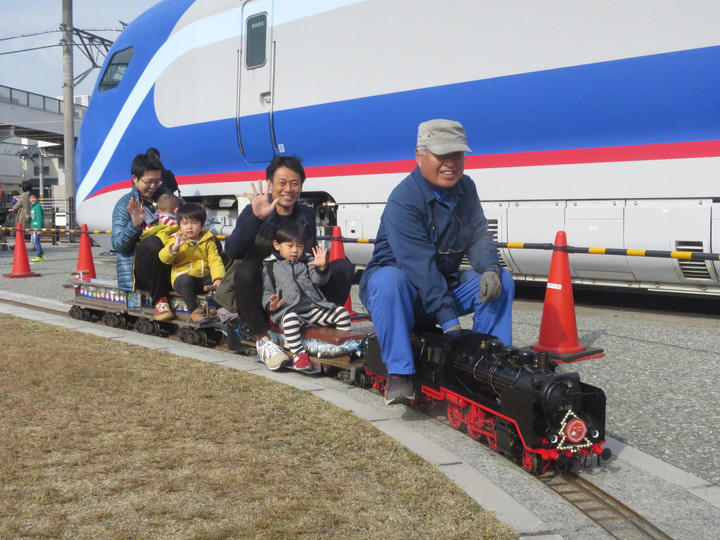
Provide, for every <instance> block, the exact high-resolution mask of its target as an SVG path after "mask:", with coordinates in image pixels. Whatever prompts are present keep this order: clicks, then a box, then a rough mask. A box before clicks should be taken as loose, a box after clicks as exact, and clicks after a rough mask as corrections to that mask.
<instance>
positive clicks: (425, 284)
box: [360, 120, 515, 404]
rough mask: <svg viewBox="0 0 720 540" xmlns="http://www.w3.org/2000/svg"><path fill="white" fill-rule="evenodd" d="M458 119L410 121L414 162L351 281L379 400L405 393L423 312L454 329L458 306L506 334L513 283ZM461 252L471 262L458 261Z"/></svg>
mask: <svg viewBox="0 0 720 540" xmlns="http://www.w3.org/2000/svg"><path fill="white" fill-rule="evenodd" d="M470 151H471V150H470V148H469V147H468V145H467V136H466V134H465V129H464V128H463V126H462V125H461V124H460V123H459V122H455V121H452V120H430V121H428V122H423V123H422V124H420V126H419V128H418V140H417V148H416V150H415V157H416V160H417V163H418V166H417V167H415V169H414V170H413V171H412V172H411V173H410V175H409V176H408V177H407V178H405V179H404V180H403V181H402V182H400V184H398V185H397V187H395V189H394V190H393V192H392V193H391V194H390V198H389V199H388V202H387V205H386V207H385V211H384V212H383V214H382V218H381V219H380V228H379V230H378V233H377V237H376V243H375V250H374V252H373V256H372V259H371V261H370V263H369V264H368V266H367V268H366V269H365V272H364V273H363V276H362V279H361V281H360V299H361V300H362V302H363V304H364V305H365V307H367V309H368V311H369V312H370V314H371V316H372V319H373V323H374V326H375V331H376V333H377V336H378V340H379V344H380V352H381V354H382V358H383V362H384V363H385V365H386V367H387V370H388V382H387V385H386V389H385V402H386V403H387V404H392V403H399V402H402V401H407V400H411V399H413V398H414V389H413V383H412V379H413V377H412V375H413V374H414V373H415V365H414V362H413V354H412V349H411V346H410V333H411V331H412V329H413V327H414V326H415V323H416V322H417V321H419V320H422V319H432V320H434V321H435V322H436V323H437V324H439V325H440V327H441V328H442V330H443V332H445V333H450V334H452V333H457V332H459V331H460V322H459V321H458V316H459V315H465V314H467V313H471V312H474V317H473V327H472V330H473V332H482V333H487V334H492V335H494V336H497V337H498V338H499V339H501V340H502V341H503V342H505V343H506V344H508V345H509V344H511V343H512V302H513V297H514V294H515V285H514V283H513V280H512V276H511V275H510V273H509V272H508V271H507V270H505V269H504V268H502V267H501V266H500V265H499V259H498V254H497V250H496V248H495V245H494V243H493V237H492V234H491V233H490V232H489V231H488V222H487V219H486V218H485V214H484V213H483V210H482V206H481V205H480V199H479V198H478V194H477V189H476V187H475V183H474V182H473V180H472V179H471V178H470V177H469V176H466V175H465V174H464V171H465V152H470ZM464 255H467V257H468V259H469V260H470V264H471V266H472V269H471V270H466V271H463V272H461V271H460V263H461V262H462V258H463V256H464Z"/></svg>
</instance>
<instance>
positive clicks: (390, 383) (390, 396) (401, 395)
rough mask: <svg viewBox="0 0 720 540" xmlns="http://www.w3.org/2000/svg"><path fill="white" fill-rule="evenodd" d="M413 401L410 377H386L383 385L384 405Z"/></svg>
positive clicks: (413, 394)
mask: <svg viewBox="0 0 720 540" xmlns="http://www.w3.org/2000/svg"><path fill="white" fill-rule="evenodd" d="M413 399H415V391H414V390H413V383H412V375H388V380H387V384H385V405H393V404H395V403H407V402H410V401H412V400H413Z"/></svg>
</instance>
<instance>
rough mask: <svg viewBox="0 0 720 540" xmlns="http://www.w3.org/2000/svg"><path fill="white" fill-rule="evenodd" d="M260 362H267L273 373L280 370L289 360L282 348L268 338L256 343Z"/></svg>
mask: <svg viewBox="0 0 720 540" xmlns="http://www.w3.org/2000/svg"><path fill="white" fill-rule="evenodd" d="M255 347H256V348H257V352H258V355H259V356H260V360H262V361H263V362H265V365H266V366H267V367H268V369H270V370H271V371H275V370H277V369H280V367H281V366H282V365H283V363H284V362H286V361H288V360H289V358H288V357H287V355H286V354H285V352H284V351H283V350H282V347H280V346H279V345H277V344H276V343H274V342H272V341H270V339H268V338H266V337H265V338H263V339H262V341H257V342H256V343H255Z"/></svg>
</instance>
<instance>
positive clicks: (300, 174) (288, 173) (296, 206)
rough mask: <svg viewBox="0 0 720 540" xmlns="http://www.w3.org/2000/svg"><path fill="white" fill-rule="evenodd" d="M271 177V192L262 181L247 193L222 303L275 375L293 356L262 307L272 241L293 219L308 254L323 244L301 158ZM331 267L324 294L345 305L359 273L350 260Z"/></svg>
mask: <svg viewBox="0 0 720 540" xmlns="http://www.w3.org/2000/svg"><path fill="white" fill-rule="evenodd" d="M266 178H267V192H266V191H265V189H264V187H263V185H262V182H258V185H257V187H256V186H255V185H254V184H252V194H250V193H245V196H246V197H247V198H249V199H250V204H249V205H247V206H246V207H245V208H244V209H243V211H242V212H241V213H240V215H239V216H238V219H237V221H236V223H235V229H234V230H233V232H232V234H231V235H230V236H229V237H228V238H227V240H226V242H225V253H226V254H227V255H228V256H229V257H230V258H231V259H236V260H235V262H234V263H233V265H232V266H231V269H229V271H228V273H227V274H226V275H225V279H224V280H223V283H222V284H221V285H220V288H219V289H218V292H217V294H216V299H217V301H218V303H220V305H222V306H223V307H225V308H226V309H229V310H230V311H237V313H238V315H239V316H240V319H241V320H242V321H243V323H244V324H245V325H246V326H247V327H248V328H249V329H250V331H251V332H252V333H253V334H255V338H256V340H257V350H258V354H259V355H260V358H261V359H262V361H263V362H265V364H266V365H267V366H268V367H269V368H270V369H273V370H275V369H278V368H280V366H281V365H282V364H283V362H285V361H286V360H288V357H287V355H286V354H285V353H284V352H283V350H282V349H281V348H280V347H279V346H278V345H276V344H275V343H273V342H272V341H271V340H270V338H269V336H268V330H269V329H270V323H269V322H268V316H267V313H266V312H265V310H264V308H263V305H262V291H263V284H262V261H263V259H264V258H265V257H267V256H269V255H270V254H271V253H272V239H273V236H274V235H275V229H277V227H278V225H279V224H280V223H282V222H284V221H287V220H293V221H296V222H297V223H300V224H301V225H302V227H303V229H304V230H305V235H306V238H307V242H306V243H305V248H306V249H308V250H310V249H312V248H313V247H314V246H316V245H317V230H316V226H315V213H314V212H313V210H312V208H310V207H309V206H307V205H305V204H301V203H299V202H298V201H299V199H300V194H301V192H302V185H303V183H304V182H305V170H304V169H303V167H302V163H301V161H300V159H299V158H297V157H295V156H276V157H275V158H274V159H273V160H272V162H271V163H270V165H268V168H267V170H266ZM328 268H329V270H330V280H329V281H328V283H327V284H326V285H324V286H323V287H321V290H322V292H323V294H324V295H325V297H326V298H327V299H328V300H329V301H330V302H332V303H334V304H338V305H341V306H342V305H343V304H345V301H346V300H347V297H348V295H349V293H350V287H351V286H352V278H353V274H354V271H355V269H354V267H353V265H352V264H351V263H350V261H348V260H347V259H337V260H335V261H332V262H331V263H329V264H328ZM230 280H232V281H230ZM233 301H234V302H233Z"/></svg>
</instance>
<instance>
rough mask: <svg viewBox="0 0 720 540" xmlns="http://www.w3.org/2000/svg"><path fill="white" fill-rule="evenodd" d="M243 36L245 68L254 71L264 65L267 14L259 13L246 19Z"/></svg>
mask: <svg viewBox="0 0 720 540" xmlns="http://www.w3.org/2000/svg"><path fill="white" fill-rule="evenodd" d="M245 36H246V38H245V44H246V45H245V49H246V53H245V67H246V68H248V69H255V68H259V67H261V66H263V65H265V60H266V58H267V51H266V38H267V13H260V14H259V15H253V16H252V17H249V18H248V20H247V22H246V27H245Z"/></svg>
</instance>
